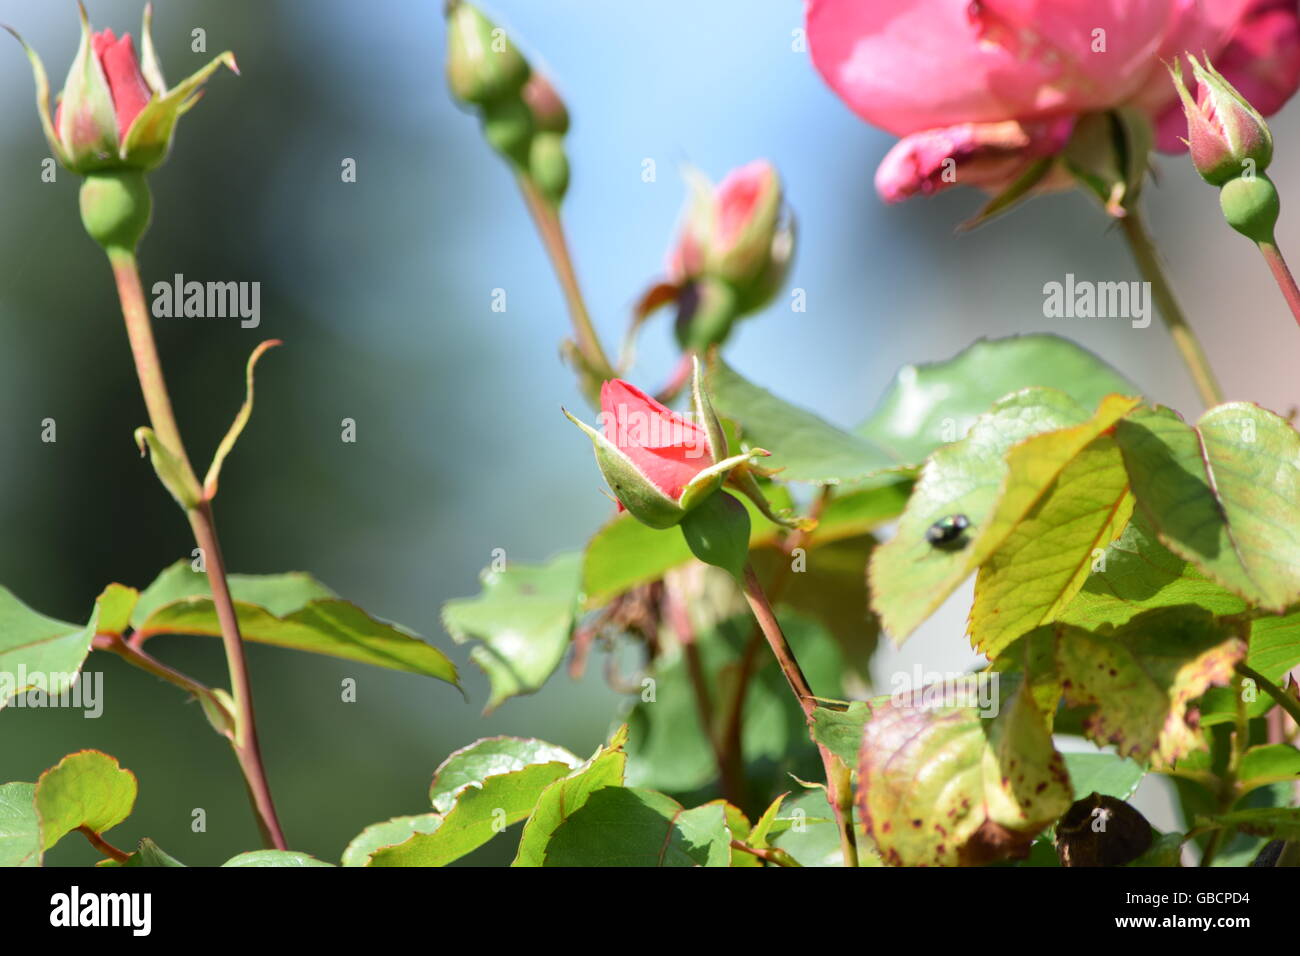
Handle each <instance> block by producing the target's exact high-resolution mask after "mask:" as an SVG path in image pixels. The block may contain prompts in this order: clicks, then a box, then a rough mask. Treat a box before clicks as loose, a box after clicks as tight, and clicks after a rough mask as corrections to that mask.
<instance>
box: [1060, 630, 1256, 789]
mask: <svg viewBox="0 0 1300 956" xmlns="http://www.w3.org/2000/svg"><path fill="white" fill-rule="evenodd" d="M1245 655H1246V645H1245V642H1244V641H1242V640H1241V639H1239V638H1237V637H1234V636H1232V635H1231V634H1230V633H1229V632H1228V631H1226V630H1225V629H1224V628H1223V627H1222V626H1220V625H1219V624H1218V622H1216V621H1215V620H1214V619H1213V617H1211V616H1210V614H1209V613H1208V612H1206V611H1204V610H1202V609H1201V608H1192V607H1181V608H1160V609H1157V610H1154V611H1148V612H1146V613H1145V614H1142V615H1139V616H1138V617H1135V618H1133V620H1131V621H1130V622H1129V623H1128V624H1126V625H1125V626H1124V627H1122V628H1119V629H1117V630H1115V631H1114V632H1112V633H1110V634H1105V635H1103V634H1098V633H1093V632H1091V631H1085V630H1082V629H1080V628H1074V627H1064V626H1063V627H1061V628H1060V630H1059V631H1058V639H1057V666H1058V667H1059V669H1060V674H1061V678H1062V683H1063V685H1064V687H1065V697H1066V701H1067V702H1068V703H1070V704H1071V705H1082V706H1092V707H1095V708H1096V709H1095V710H1094V711H1093V712H1092V713H1091V714H1090V715H1089V716H1088V717H1086V718H1085V720H1084V731H1085V733H1086V734H1087V736H1088V737H1090V738H1091V739H1093V740H1094V741H1096V742H1097V743H1100V744H1114V745H1115V746H1116V749H1117V750H1118V752H1119V753H1120V754H1121V755H1124V756H1134V757H1136V758H1138V759H1139V760H1147V759H1150V758H1152V757H1153V756H1154V757H1158V758H1159V759H1160V760H1161V761H1163V762H1164V763H1165V764H1168V763H1172V762H1173V761H1175V760H1178V759H1179V758H1181V757H1184V756H1186V755H1187V754H1188V753H1190V752H1192V751H1193V750H1199V749H1202V748H1203V747H1204V740H1203V738H1202V736H1201V734H1200V732H1199V730H1198V729H1197V727H1196V724H1195V722H1189V720H1188V714H1187V708H1188V705H1189V704H1190V703H1191V702H1192V701H1194V700H1195V699H1196V698H1198V697H1200V696H1201V695H1202V694H1203V693H1205V690H1206V689H1207V688H1208V687H1210V686H1212V685H1214V684H1226V683H1227V682H1228V681H1229V680H1231V679H1232V674H1233V665H1235V664H1236V663H1237V661H1239V660H1241V659H1242V658H1244V657H1245Z"/></svg>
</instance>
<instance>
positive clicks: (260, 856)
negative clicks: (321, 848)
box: [221, 850, 334, 866]
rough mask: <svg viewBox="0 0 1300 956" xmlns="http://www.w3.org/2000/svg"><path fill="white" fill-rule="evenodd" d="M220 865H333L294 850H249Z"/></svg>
mask: <svg viewBox="0 0 1300 956" xmlns="http://www.w3.org/2000/svg"><path fill="white" fill-rule="evenodd" d="M221 865H222V866H333V865H334V864H333V863H326V862H325V861H324V860H318V859H316V858H315V857H314V856H310V855H308V854H306V853H298V852H297V851H294V850H250V851H248V852H247V853H240V854H237V855H236V856H232V857H231V858H230V859H229V860H227V861H226V862H225V863H222V864H221Z"/></svg>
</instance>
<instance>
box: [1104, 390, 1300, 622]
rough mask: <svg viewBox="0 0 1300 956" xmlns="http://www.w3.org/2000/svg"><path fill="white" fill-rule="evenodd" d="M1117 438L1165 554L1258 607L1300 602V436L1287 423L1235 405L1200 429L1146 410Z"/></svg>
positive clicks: (1219, 410)
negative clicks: (1193, 565)
mask: <svg viewBox="0 0 1300 956" xmlns="http://www.w3.org/2000/svg"><path fill="white" fill-rule="evenodd" d="M1115 438H1116V441H1117V442H1118V443H1119V446H1120V449H1121V450H1122V451H1123V453H1124V462H1125V465H1126V466H1127V467H1128V471H1129V476H1130V479H1131V481H1132V487H1133V494H1134V496H1135V497H1136V498H1137V501H1138V506H1139V507H1140V508H1141V509H1142V511H1143V513H1144V514H1145V516H1146V517H1147V519H1148V520H1149V521H1150V523H1151V525H1152V526H1153V527H1154V528H1155V529H1156V531H1157V533H1158V534H1159V536H1160V540H1161V542H1162V543H1163V544H1164V545H1165V546H1166V547H1168V548H1169V549H1170V550H1171V551H1173V552H1174V553H1175V554H1177V555H1179V556H1180V557H1182V558H1184V559H1186V560H1188V561H1191V562H1192V563H1193V564H1195V565H1196V566H1197V567H1198V568H1199V569H1200V570H1201V571H1202V572H1203V573H1204V574H1206V575H1207V576H1208V577H1209V578H1210V579H1211V580H1213V581H1215V582H1217V583H1218V584H1221V585H1223V586H1224V587H1225V588H1227V589H1229V590H1230V591H1232V592H1233V593H1235V594H1238V595H1240V596H1241V597H1243V598H1245V599H1246V600H1247V601H1249V602H1251V603H1252V604H1253V605H1255V606H1257V607H1262V608H1266V609H1268V610H1271V611H1283V610H1285V609H1286V608H1287V607H1288V606H1289V605H1291V604H1294V603H1296V602H1297V601H1300V434H1297V433H1296V431H1295V430H1294V429H1293V428H1292V427H1291V426H1290V425H1288V424H1287V423H1286V422H1285V421H1284V420H1283V419H1281V418H1279V417H1278V416H1277V415H1274V414H1273V413H1272V412H1267V411H1265V410H1264V409H1262V408H1260V407H1259V406H1257V405H1252V404H1249V403H1246V402H1233V403H1230V404H1227V405H1220V406H1218V407H1216V408H1212V409H1210V410H1209V411H1208V412H1206V413H1205V415H1204V416H1202V417H1201V420H1200V422H1199V423H1198V424H1197V425H1196V426H1195V427H1193V426H1191V425H1188V424H1186V423H1184V422H1183V421H1182V420H1181V419H1180V418H1178V416H1177V415H1176V414H1175V413H1174V412H1172V411H1170V410H1169V409H1166V408H1157V409H1152V410H1143V411H1141V412H1139V413H1136V414H1134V415H1132V416H1130V417H1129V418H1128V419H1126V420H1125V421H1124V422H1123V423H1122V424H1121V425H1120V426H1119V427H1118V428H1116V430H1115Z"/></svg>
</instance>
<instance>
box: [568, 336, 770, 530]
mask: <svg viewBox="0 0 1300 956" xmlns="http://www.w3.org/2000/svg"><path fill="white" fill-rule="evenodd" d="M692 396H693V412H694V414H693V415H692V419H693V420H692V419H687V418H686V417H685V416H683V415H680V414H678V413H677V412H674V411H673V410H672V409H670V408H667V407H666V406H664V405H662V404H661V403H659V402H657V401H655V400H654V399H653V398H651V397H650V396H649V395H647V394H646V393H645V392H643V391H641V390H640V389H639V388H637V387H636V386H635V385H632V384H630V383H628V382H625V381H623V380H622V379H614V380H612V381H608V382H606V383H605V384H604V385H603V386H602V387H601V390H600V407H601V411H600V418H601V430H600V431H597V430H596V429H594V428H592V427H591V426H590V425H587V424H585V423H584V422H581V421H579V420H578V419H576V418H574V417H573V416H572V415H570V414H569V413H568V412H567V411H566V412H565V413H564V414H565V415H567V416H568V418H569V420H570V421H572V422H573V423H574V424H575V425H577V426H578V427H579V428H581V429H582V430H583V431H584V432H585V433H586V434H587V437H589V438H590V439H591V441H592V444H593V446H594V447H595V451H596V461H597V463H598V464H599V466H600V470H601V473H602V474H603V475H604V477H605V481H606V482H607V483H608V484H609V487H610V490H611V491H612V492H613V493H614V497H615V498H616V499H617V500H618V503H619V507H620V509H626V510H627V511H628V512H630V513H631V515H632V516H633V517H634V518H636V519H637V520H638V521H641V522H642V523H643V524H647V525H649V526H650V527H652V528H670V527H672V526H673V525H676V524H679V523H680V522H681V520H682V519H683V518H684V517H685V516H686V515H687V514H688V513H689V512H690V511H692V510H693V509H694V508H696V507H698V506H699V505H700V504H701V503H702V502H703V501H704V500H706V499H707V498H709V497H710V496H711V495H712V494H713V493H714V492H716V491H717V490H718V488H720V487H721V485H722V483H723V481H725V480H726V478H727V475H728V474H730V473H731V472H732V471H733V470H734V469H736V468H737V467H739V466H741V465H743V464H745V463H746V462H747V461H749V460H750V458H752V457H754V456H755V455H762V454H766V453H765V452H763V451H762V450H761V449H755V450H752V451H750V452H748V453H746V454H742V455H735V456H732V457H727V443H726V438H725V436H724V434H723V431H722V428H721V426H720V425H719V423H718V419H717V416H716V415H714V413H713V409H712V406H711V405H710V404H709V401H708V398H707V396H706V395H705V393H704V390H703V386H702V384H701V372H700V368H699V363H698V362H697V363H696V366H695V380H694V388H693V392H692Z"/></svg>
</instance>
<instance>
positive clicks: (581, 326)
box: [519, 174, 615, 385]
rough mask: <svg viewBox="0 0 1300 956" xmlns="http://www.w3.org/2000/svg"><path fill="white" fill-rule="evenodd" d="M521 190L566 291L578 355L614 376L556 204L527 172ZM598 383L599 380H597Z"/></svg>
mask: <svg viewBox="0 0 1300 956" xmlns="http://www.w3.org/2000/svg"><path fill="white" fill-rule="evenodd" d="M519 189H520V191H521V192H522V193H523V195H524V202H525V204H527V206H528V211H529V212H530V213H531V214H532V217H533V222H534V223H535V224H536V226H537V232H538V234H539V235H540V236H541V239H542V245H544V246H545V247H546V252H547V254H548V255H549V256H550V258H551V265H552V266H553V267H554V269H555V275H556V278H558V279H559V280H560V288H561V289H563V290H564V299H565V302H566V303H567V304H568V306H569V316H570V318H571V319H572V321H573V333H574V336H575V338H576V340H577V345H578V354H579V355H580V356H581V357H582V360H583V363H584V365H585V366H586V368H587V371H588V372H589V373H590V374H591V375H593V376H596V377H597V378H598V379H599V380H600V381H604V380H606V379H610V378H614V377H615V373H614V367H613V366H612V365H610V362H609V358H608V357H607V356H606V355H605V350H604V348H603V347H602V346H601V344H600V337H599V336H598V335H597V334H596V327H595V326H594V325H592V322H591V313H589V312H588V311H587V303H586V301H585V300H584V299H583V297H582V288H581V287H580V286H579V285H578V275H577V272H575V271H574V268H573V258H572V256H570V255H569V244H568V242H567V241H566V240H565V237H564V224H563V223H562V222H561V221H560V214H559V212H558V211H557V209H556V207H555V205H554V204H553V203H552V202H551V201H550V200H548V199H547V198H546V197H545V196H543V195H542V193H541V191H540V190H538V188H537V186H536V184H535V183H534V182H533V181H532V179H530V178H529V177H528V176H526V175H522V174H521V175H520V176H519ZM597 385H599V382H597Z"/></svg>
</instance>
